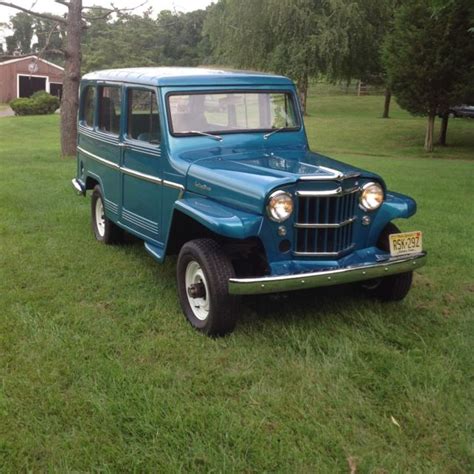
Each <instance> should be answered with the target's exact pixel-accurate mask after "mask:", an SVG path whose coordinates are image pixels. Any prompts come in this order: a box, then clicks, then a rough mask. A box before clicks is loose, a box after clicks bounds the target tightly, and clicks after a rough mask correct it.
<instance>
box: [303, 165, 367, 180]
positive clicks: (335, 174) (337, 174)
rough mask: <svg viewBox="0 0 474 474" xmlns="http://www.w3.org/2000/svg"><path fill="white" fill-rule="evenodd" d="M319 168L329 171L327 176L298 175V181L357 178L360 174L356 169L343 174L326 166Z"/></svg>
mask: <svg viewBox="0 0 474 474" xmlns="http://www.w3.org/2000/svg"><path fill="white" fill-rule="evenodd" d="M319 168H320V169H321V170H323V171H326V172H327V173H329V176H319V175H305V176H300V177H299V178H298V179H299V180H300V181H331V180H336V181H344V180H345V179H350V178H358V177H359V176H360V173H359V172H358V171H350V172H349V173H346V174H344V173H341V172H340V171H337V170H334V169H332V168H328V167H326V166H319Z"/></svg>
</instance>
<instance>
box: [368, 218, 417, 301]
mask: <svg viewBox="0 0 474 474" xmlns="http://www.w3.org/2000/svg"><path fill="white" fill-rule="evenodd" d="M399 232H400V229H399V228H398V227H397V226H396V225H395V224H393V223H392V222H389V223H388V224H387V225H386V226H385V227H384V229H383V230H382V232H381V233H380V236H379V240H378V242H377V247H378V248H380V249H381V250H384V251H385V252H390V244H389V238H388V236H389V235H390V234H397V233H399ZM412 280H413V272H406V273H399V274H397V275H390V276H388V277H384V278H378V279H377V280H368V281H367V282H364V283H363V288H364V289H365V291H366V292H367V293H368V294H369V295H371V296H375V297H377V298H379V299H380V300H382V301H400V300H402V299H403V298H405V296H406V295H407V294H408V292H409V291H410V288H411V284H412Z"/></svg>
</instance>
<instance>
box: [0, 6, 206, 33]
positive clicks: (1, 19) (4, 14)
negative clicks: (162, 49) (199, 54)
mask: <svg viewBox="0 0 474 474" xmlns="http://www.w3.org/2000/svg"><path fill="white" fill-rule="evenodd" d="M143 1H144V0H83V2H82V3H83V4H84V5H85V6H88V5H89V6H90V5H101V6H104V7H108V6H110V5H111V4H112V3H113V4H114V5H115V6H116V7H118V8H130V7H134V6H138V5H140V4H142V3H143ZM214 1H215V0H148V1H147V2H146V3H145V4H144V5H143V6H141V7H139V8H137V9H136V10H134V12H136V13H141V12H143V11H144V10H146V9H147V8H149V7H152V8H153V10H154V11H155V12H156V13H157V12H159V11H161V10H176V11H182V12H189V11H192V10H198V9H200V8H206V7H207V6H208V5H210V4H211V3H214ZM11 3H16V4H17V5H19V6H21V7H24V8H28V9H31V7H32V6H33V11H37V12H49V13H54V14H56V15H61V14H63V13H64V12H65V11H66V7H64V6H63V5H60V4H58V3H56V2H55V1H54V0H37V1H34V0H16V1H15V0H12V1H11ZM16 12H17V10H14V9H13V8H9V7H4V6H0V23H6V22H8V19H9V18H10V16H12V15H14V14H15V13H16ZM9 34H11V33H10V32H8V31H7V30H4V31H1V30H0V42H2V40H3V37H4V36H7V35H9Z"/></svg>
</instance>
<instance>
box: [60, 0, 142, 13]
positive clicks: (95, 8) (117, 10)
mask: <svg viewBox="0 0 474 474" xmlns="http://www.w3.org/2000/svg"><path fill="white" fill-rule="evenodd" d="M56 1H58V0H56ZM147 3H148V0H144V1H143V2H142V3H140V4H139V5H137V6H135V7H130V8H118V7H116V6H115V5H114V4H113V3H111V5H112V8H104V7H100V6H97V5H92V6H90V7H82V9H83V10H101V11H103V10H105V11H107V12H109V13H118V12H126V11H131V10H136V9H137V8H140V7H143V5H146V4H147Z"/></svg>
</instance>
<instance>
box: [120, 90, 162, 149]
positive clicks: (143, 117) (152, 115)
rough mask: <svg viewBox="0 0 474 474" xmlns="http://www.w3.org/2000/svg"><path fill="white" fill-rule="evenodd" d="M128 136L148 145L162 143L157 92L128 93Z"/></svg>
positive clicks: (134, 91)
mask: <svg viewBox="0 0 474 474" xmlns="http://www.w3.org/2000/svg"><path fill="white" fill-rule="evenodd" d="M128 136H129V138H133V139H135V140H140V141H144V142H148V143H160V120H159V115H158V106H157V102H156V94H155V91H152V90H146V89H130V90H129V91H128Z"/></svg>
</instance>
